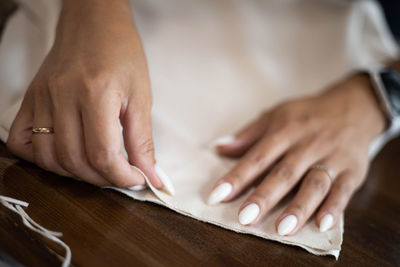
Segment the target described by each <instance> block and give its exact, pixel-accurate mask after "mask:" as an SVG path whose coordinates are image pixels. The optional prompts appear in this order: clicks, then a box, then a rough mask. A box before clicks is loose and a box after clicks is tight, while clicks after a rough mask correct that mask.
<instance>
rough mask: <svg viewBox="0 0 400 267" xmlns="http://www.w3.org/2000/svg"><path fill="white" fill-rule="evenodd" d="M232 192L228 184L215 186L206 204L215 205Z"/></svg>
mask: <svg viewBox="0 0 400 267" xmlns="http://www.w3.org/2000/svg"><path fill="white" fill-rule="evenodd" d="M231 192H232V185H231V184H230V183H222V184H220V185H219V186H217V187H216V188H215V189H214V190H213V191H212V192H211V194H210V196H209V197H208V201H207V202H208V204H209V205H215V204H218V203H219V202H221V201H222V200H224V199H225V198H226V197H227V196H228V195H229V194H230V193H231Z"/></svg>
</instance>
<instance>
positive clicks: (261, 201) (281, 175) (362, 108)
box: [214, 75, 385, 235]
mask: <svg viewBox="0 0 400 267" xmlns="http://www.w3.org/2000/svg"><path fill="white" fill-rule="evenodd" d="M384 127H385V119H384V117H383V114H382V112H381V110H380V108H379V105H378V103H377V101H376V98H375V97H374V94H373V91H372V89H371V85H370V83H369V79H368V77H367V76H366V75H365V76H364V75H353V76H351V77H349V78H347V79H345V80H344V81H341V82H339V83H337V84H335V85H333V86H332V87H331V88H329V89H328V90H326V91H325V92H323V93H322V94H320V95H317V96H314V97H310V98H305V99H298V100H294V101H290V102H286V103H282V104H280V105H278V106H277V107H275V108H273V109H272V110H269V111H266V112H265V113H264V114H262V115H261V116H260V117H259V118H258V119H257V120H255V121H253V122H251V123H250V124H249V125H247V126H246V127H245V128H244V129H243V130H241V131H240V132H238V133H237V134H235V139H234V141H233V142H231V143H230V144H227V145H223V146H218V147H217V149H218V152H219V153H220V154H221V155H223V156H228V157H238V156H239V157H241V158H240V160H239V161H238V163H237V164H236V165H235V166H234V167H233V169H231V170H230V171H229V172H228V173H227V174H226V175H225V176H223V177H222V178H221V179H220V180H219V181H218V182H217V183H216V185H215V187H216V186H218V185H219V184H221V183H224V182H228V183H230V184H232V186H233V191H232V193H231V194H230V195H229V196H227V198H226V199H225V200H224V201H225V202H229V201H230V200H232V199H234V198H235V197H236V196H238V195H239V194H240V193H242V192H243V191H244V190H246V188H248V187H249V186H250V185H252V184H254V183H255V182H259V185H258V186H257V187H256V189H255V190H254V192H253V193H252V194H251V195H250V196H249V197H248V199H247V200H246V201H245V202H244V203H243V204H242V206H241V208H240V209H239V212H240V211H241V210H242V209H243V208H245V207H246V206H247V205H248V204H250V203H255V204H257V205H258V206H259V207H260V210H261V211H260V214H259V216H258V217H257V218H256V219H255V220H254V221H253V222H252V223H250V225H254V224H257V223H258V222H259V221H260V220H261V219H262V218H263V217H264V216H266V215H267V214H268V211H270V210H271V209H272V208H273V207H274V206H275V205H276V204H277V203H278V202H279V201H280V200H281V199H283V198H284V197H285V196H286V195H287V194H288V193H289V192H291V191H292V190H293V189H294V188H295V186H297V185H299V189H298V190H297V192H296V193H295V196H294V198H293V199H292V200H291V202H290V204H289V205H288V207H287V208H286V210H285V211H284V212H283V213H282V214H281V215H280V216H279V218H278V219H277V221H276V227H278V225H279V223H280V222H281V220H283V219H284V218H285V217H286V216H288V215H295V216H296V217H297V218H298V223H297V226H296V227H295V228H294V229H293V231H292V232H290V233H289V234H288V235H294V234H296V233H297V232H298V230H299V229H301V227H302V226H303V225H304V223H305V222H306V221H307V220H308V219H309V218H310V216H311V215H313V214H314V212H316V211H317V213H316V223H317V225H318V226H319V224H320V221H321V219H322V217H323V216H324V215H325V214H327V213H330V214H332V215H333V218H334V223H336V222H337V220H338V219H339V217H340V214H341V213H342V212H343V211H344V209H345V207H346V205H347V204H348V202H349V200H350V198H351V196H352V195H353V193H354V192H355V191H356V190H357V189H358V188H359V187H360V186H361V184H362V183H363V182H364V180H365V177H366V174H367V171H368V166H369V159H368V146H369V144H370V142H371V141H372V140H373V139H374V138H375V137H376V136H377V135H379V134H380V133H381V132H382V131H383V130H384ZM317 163H318V164H322V165H325V166H328V167H329V168H331V169H332V170H334V172H335V174H336V175H335V177H332V178H333V182H332V181H331V179H330V177H329V175H328V174H327V173H326V172H325V171H323V170H319V169H313V168H311V167H312V165H314V164H317ZM266 171H268V173H267V174H266V175H265V173H266ZM260 178H261V179H260ZM260 181H261V182H260ZM215 187H214V188H215Z"/></svg>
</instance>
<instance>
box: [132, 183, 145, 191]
mask: <svg viewBox="0 0 400 267" xmlns="http://www.w3.org/2000/svg"><path fill="white" fill-rule="evenodd" d="M146 187H147V186H146V185H145V184H138V185H134V186H131V187H129V188H128V189H130V190H132V191H142V190H144V189H146Z"/></svg>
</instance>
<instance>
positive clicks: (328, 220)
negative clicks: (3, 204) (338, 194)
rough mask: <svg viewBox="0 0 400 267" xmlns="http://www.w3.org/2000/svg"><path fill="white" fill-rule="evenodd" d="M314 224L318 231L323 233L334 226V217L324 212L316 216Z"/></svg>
mask: <svg viewBox="0 0 400 267" xmlns="http://www.w3.org/2000/svg"><path fill="white" fill-rule="evenodd" d="M316 223H317V226H318V227H319V231H320V232H321V233H324V232H326V231H328V230H329V229H331V228H332V227H333V225H334V224H335V217H334V215H333V214H332V213H329V212H325V213H322V214H319V215H318V217H317V222H316Z"/></svg>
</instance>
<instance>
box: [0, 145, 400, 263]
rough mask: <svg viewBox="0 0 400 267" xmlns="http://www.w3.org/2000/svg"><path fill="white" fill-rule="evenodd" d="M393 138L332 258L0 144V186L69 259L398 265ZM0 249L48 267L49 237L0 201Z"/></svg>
mask: <svg viewBox="0 0 400 267" xmlns="http://www.w3.org/2000/svg"><path fill="white" fill-rule="evenodd" d="M399 163H400V139H396V140H394V141H392V142H390V143H389V144H388V145H387V146H386V147H385V149H384V150H383V151H382V152H381V153H380V154H379V155H378V156H377V158H376V159H375V160H374V162H373V163H372V166H371V170H370V174H369V176H368V179H367V182H366V183H365V185H364V186H363V187H362V188H361V189H360V190H359V191H358V192H357V193H356V195H355V196H354V197H353V199H352V201H351V202H350V205H349V207H348V209H347V210H346V213H345V232H344V243H343V247H342V252H341V255H340V258H339V260H338V261H336V260H335V259H334V258H333V257H321V256H315V255H312V254H310V253H308V252H306V251H305V250H303V249H301V248H297V247H293V246H288V245H283V244H280V243H277V242H273V241H268V240H264V239H261V238H257V237H253V236H249V235H243V234H238V233H234V232H231V231H228V230H224V229H221V228H219V227H217V226H213V225H209V224H206V223H202V222H199V221H196V220H194V219H191V218H188V217H185V216H183V215H179V214H177V213H175V212H173V211H171V210H168V209H167V208H164V207H161V206H158V205H155V204H150V203H145V202H140V201H136V200H132V199H130V198H128V197H126V196H124V195H122V194H119V193H117V192H114V191H111V190H106V189H100V188H97V187H95V186H91V185H89V184H86V183H83V182H78V181H75V180H72V179H68V178H64V177H60V176H57V175H55V174H52V173H49V172H46V171H44V170H41V169H40V168H38V167H36V166H35V165H33V164H30V163H27V162H23V161H21V160H18V159H16V158H14V157H12V156H11V155H10V154H9V153H8V152H7V151H6V149H5V146H4V144H0V194H3V195H7V196H10V197H14V198H17V199H20V200H24V201H27V202H29V203H30V206H29V208H28V209H27V212H28V213H29V214H30V215H31V217H32V218H33V219H34V220H36V221H37V222H38V223H40V224H42V225H43V226H44V227H47V228H49V229H50V230H56V231H61V232H62V233H64V236H63V238H62V239H63V240H64V241H65V242H66V243H67V244H68V245H69V246H70V247H71V250H72V263H73V265H74V266H132V265H134V266H243V265H247V266H269V265H273V266H291V265H296V266H310V265H313V266H314V265H326V266H336V265H337V266H396V265H397V266H398V265H400V175H399V174H400V172H399ZM0 237H1V238H0V251H3V252H5V253H6V254H8V255H9V256H11V257H12V258H14V259H15V260H17V261H18V262H20V263H22V264H26V265H29V266H47V265H49V266H54V265H56V264H57V263H58V262H59V260H58V258H57V257H56V253H55V252H58V253H60V254H62V255H63V251H62V249H61V248H60V247H58V246H57V245H55V244H53V243H51V242H49V241H46V240H44V239H43V238H41V237H40V236H38V235H37V234H35V233H33V232H31V231H30V230H28V229H26V228H25V227H24V226H23V224H22V222H21V220H20V219H19V217H18V216H16V215H14V214H12V213H11V212H9V211H8V210H7V209H6V208H4V207H1V206H0Z"/></svg>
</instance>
